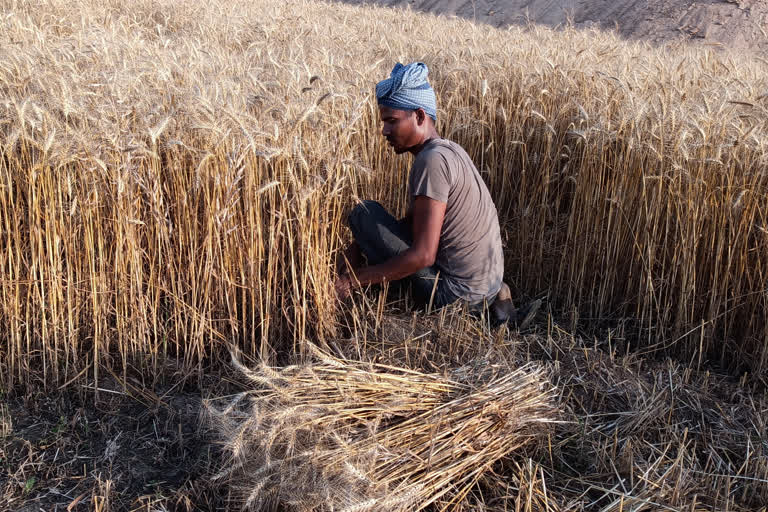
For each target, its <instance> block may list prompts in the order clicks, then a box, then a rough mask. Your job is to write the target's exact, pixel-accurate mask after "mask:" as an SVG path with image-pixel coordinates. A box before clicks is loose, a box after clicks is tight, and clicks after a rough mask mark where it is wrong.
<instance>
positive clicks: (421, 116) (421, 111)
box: [415, 108, 427, 125]
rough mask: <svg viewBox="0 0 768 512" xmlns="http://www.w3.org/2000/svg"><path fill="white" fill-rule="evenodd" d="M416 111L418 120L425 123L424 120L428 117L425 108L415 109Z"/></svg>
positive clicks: (419, 122)
mask: <svg viewBox="0 0 768 512" xmlns="http://www.w3.org/2000/svg"><path fill="white" fill-rule="evenodd" d="M415 112H416V122H417V123H418V124H419V125H422V124H424V121H425V120H426V119H427V113H426V112H424V109H423V108H417V109H416V110H415Z"/></svg>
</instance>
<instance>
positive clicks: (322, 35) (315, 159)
mask: <svg viewBox="0 0 768 512" xmlns="http://www.w3.org/2000/svg"><path fill="white" fill-rule="evenodd" d="M0 5H1V6H2V12H3V13H4V14H3V16H2V19H1V20H0V91H1V93H0V148H1V150H0V151H1V152H2V157H0V326H1V327H2V329H1V330H0V332H2V334H0V337H2V342H0V376H1V377H2V380H3V381H4V382H5V383H7V384H9V385H12V384H14V383H28V382H30V381H32V380H35V379H38V378H39V379H40V380H41V381H42V382H44V383H58V384H65V383H67V382H71V381H73V379H78V378H84V377H89V378H95V379H97V380H98V378H99V372H100V369H103V368H104V367H105V366H106V367H110V368H114V369H116V370H117V371H123V372H127V371H128V370H129V369H131V368H136V369H138V370H139V371H141V372H145V374H146V375H155V374H156V373H157V371H158V368H159V367H160V366H161V362H162V361H163V360H164V359H167V358H173V359H176V360H178V361H179V362H180V363H181V364H182V365H183V366H184V367H185V368H187V369H188V370H189V371H191V372H195V371H199V370H200V369H201V368H202V367H203V365H204V364H206V362H207V361H209V360H210V359H211V358H218V357H219V356H220V354H221V353H222V350H221V348H222V347H223V345H224V343H223V342H224V341H227V342H230V341H233V342H234V343H235V344H236V345H238V346H239V347H240V349H241V350H243V352H244V353H246V354H248V355H255V356H258V357H260V358H261V359H263V360H264V361H269V360H272V359H273V358H274V356H275V355H276V354H286V353H298V354H303V352H304V351H305V344H304V342H303V340H306V339H312V340H316V341H317V342H318V343H321V344H322V342H323V340H325V339H328V338H329V337H330V336H332V335H333V334H334V332H335V329H336V326H337V324H336V307H335V300H334V296H333V294H332V280H333V265H332V262H333V258H334V256H335V253H336V251H337V250H338V249H339V248H340V247H341V245H342V244H343V243H344V242H345V241H346V239H347V236H348V234H347V232H346V228H345V227H344V215H345V212H346V211H347V210H348V208H349V207H350V206H351V205H353V204H354V202H355V201H356V200H357V199H359V198H372V199H377V200H379V201H381V202H383V203H384V204H385V205H386V206H388V207H389V208H391V209H392V210H393V211H395V212H396V213H401V212H402V209H403V206H404V204H405V197H404V193H405V186H404V183H405V176H406V173H407V168H408V162H407V161H406V160H405V159H398V158H396V157H394V156H393V155H392V154H391V153H390V152H389V151H388V150H387V149H386V147H385V144H382V140H381V137H380V136H379V134H378V123H377V110H376V105H375V100H374V99H373V98H372V91H373V85H374V84H375V82H376V81H377V80H379V79H381V78H383V77H385V76H387V74H388V72H389V70H390V69H391V66H392V65H393V63H394V62H396V61H403V62H409V61H414V60H421V61H424V62H426V63H427V64H428V65H429V67H430V69H431V70H432V71H431V75H430V76H431V80H432V83H433V85H434V86H435V88H436V91H437V95H438V99H439V114H438V120H439V122H438V129H439V130H440V132H441V133H442V135H444V136H445V137H448V138H452V139H454V140H456V141H458V142H459V143H461V144H462V145H463V146H464V147H465V148H466V149H467V150H468V152H469V153H470V155H471V156H472V157H473V159H474V161H475V162H476V164H477V166H478V168H479V169H480V170H481V173H482V175H483V176H484V178H485V179H486V180H487V182H488V184H489V186H490V189H491V191H492V194H493V196H494V199H495V201H496V204H497V207H498V210H499V213H500V220H501V223H502V230H503V237H504V240H505V257H506V278H507V280H508V281H510V282H511V283H513V285H514V287H515V288H516V289H517V290H520V291H522V292H525V293H527V294H528V295H535V294H539V293H547V294H548V296H549V301H550V304H551V306H552V308H553V311H555V312H556V313H557V314H558V315H560V316H561V317H563V318H567V319H568V321H569V322H570V324H571V326H572V327H574V328H589V327H590V326H607V327H609V328H616V327H617V326H618V327H620V328H621V329H624V332H627V333H633V334H632V336H631V337H628V339H629V341H630V342H631V344H632V345H633V346H641V347H642V349H643V350H646V351H667V352H669V353H674V354H677V355H679V356H681V357H683V358H685V359H690V360H692V361H694V362H695V363H696V364H701V363H702V362H705V361H707V360H717V361H718V362H719V363H722V364H724V365H728V366H731V367H733V368H744V369H753V370H756V371H761V370H764V369H765V368H766V362H768V348H766V347H768V344H767V343H766V341H767V340H768V329H767V328H766V324H765V321H764V319H765V315H766V310H767V303H766V300H767V299H768V296H767V295H766V292H765V284H764V283H765V279H764V275H765V273H766V265H767V264H768V251H766V247H768V245H766V243H765V242H766V234H767V233H768V221H767V219H766V207H765V205H766V197H767V196H768V193H767V192H768V191H767V189H766V178H765V176H766V175H765V169H766V163H768V159H767V157H766V151H765V143H766V140H767V139H766V130H767V129H768V128H767V126H766V119H767V116H766V113H767V110H766V109H767V108H768V95H767V93H768V81H767V80H766V76H767V75H766V71H768V64H766V62H765V60H764V59H762V58H760V57H757V56H754V57H753V56H749V55H734V54H730V53H728V52H727V51H720V52H718V51H715V50H712V49H706V48H696V49H693V48H689V47H686V46H683V45H680V46H674V45H670V46H664V47H659V48H654V47H651V46H649V45H645V44H642V43H637V42H626V41H622V40H620V39H618V38H617V37H616V36H615V35H613V34H609V33H602V32H597V31H575V30H563V31H552V30H548V29H543V28H538V27H534V26H531V27H522V28H520V27H513V28H510V29H509V30H495V29H490V28H488V27H484V26H480V25H475V24H472V23H470V22H467V21H463V20H453V19H450V20H449V19H443V18H437V17H433V16H427V15H416V14H412V13H410V14H407V15H404V14H403V13H402V12H399V11H393V10H386V9H379V8H364V9H363V8H355V7H352V6H348V5H340V4H326V3H319V2H311V1H308V0H289V1H277V0H258V1H255V2H241V1H235V2H221V1H218V0H213V1H210V2H197V1H191V0H173V1H171V0H139V1H136V2H131V3H124V2H118V1H116V0H107V1H103V2H96V1H94V0H76V1H74V2H71V1H66V2H65V1H63V0H29V1H15V0H2V1H0ZM395 28H396V29H395Z"/></svg>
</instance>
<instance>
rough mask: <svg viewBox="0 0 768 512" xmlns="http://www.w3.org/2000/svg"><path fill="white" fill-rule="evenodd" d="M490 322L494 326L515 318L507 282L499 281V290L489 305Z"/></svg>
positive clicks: (513, 305)
mask: <svg viewBox="0 0 768 512" xmlns="http://www.w3.org/2000/svg"><path fill="white" fill-rule="evenodd" d="M490 313H491V323H492V324H493V325H494V326H499V325H501V324H505V323H507V322H509V321H512V320H514V318H515V304H514V303H513V302H512V292H510V290H509V286H507V283H501V290H499V294H498V295H496V300H494V301H493V304H491V307H490Z"/></svg>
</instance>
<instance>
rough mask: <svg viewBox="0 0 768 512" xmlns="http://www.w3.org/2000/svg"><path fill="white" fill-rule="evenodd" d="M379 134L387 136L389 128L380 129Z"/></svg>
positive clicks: (384, 126) (385, 126)
mask: <svg viewBox="0 0 768 512" xmlns="http://www.w3.org/2000/svg"><path fill="white" fill-rule="evenodd" d="M381 134H382V135H383V136H385V137H386V136H387V135H389V127H388V126H387V125H383V126H382V127H381Z"/></svg>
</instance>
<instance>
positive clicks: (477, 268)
mask: <svg viewBox="0 0 768 512" xmlns="http://www.w3.org/2000/svg"><path fill="white" fill-rule="evenodd" d="M408 190H409V192H410V201H411V203H413V198H414V197H416V196H427V197H429V198H431V199H434V200H436V201H440V202H442V203H445V204H446V208H445V219H444V220H443V228H442V231H441V232H440V244H439V246H438V249H437V259H436V260H435V264H436V266H437V267H438V268H439V269H440V278H441V279H444V280H445V284H446V285H447V286H448V287H449V289H450V290H451V291H452V292H453V293H454V294H455V295H457V296H459V297H462V298H464V299H465V300H466V301H468V302H469V303H471V304H476V303H478V302H481V301H482V300H483V299H489V300H492V299H493V298H495V296H496V294H497V293H498V292H499V289H500V288H501V282H502V277H503V274H504V255H503V253H502V250H501V235H500V233H499V217H498V213H497V212H496V206H494V204H493V199H491V194H490V193H489V192H488V187H486V186H485V183H484V182H483V179H482V178H481V177H480V173H479V172H478V171H477V168H475V165H474V164H473V163H472V159H470V158H469V155H467V153H466V151H464V149H463V148H462V147H461V146H459V145H458V144H456V143H455V142H452V141H449V140H446V139H432V140H430V141H429V142H427V144H426V145H425V146H424V148H423V149H422V150H421V151H420V152H419V154H418V155H416V158H415V159H414V161H413V165H412V166H411V174H410V177H409V179H408Z"/></svg>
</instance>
